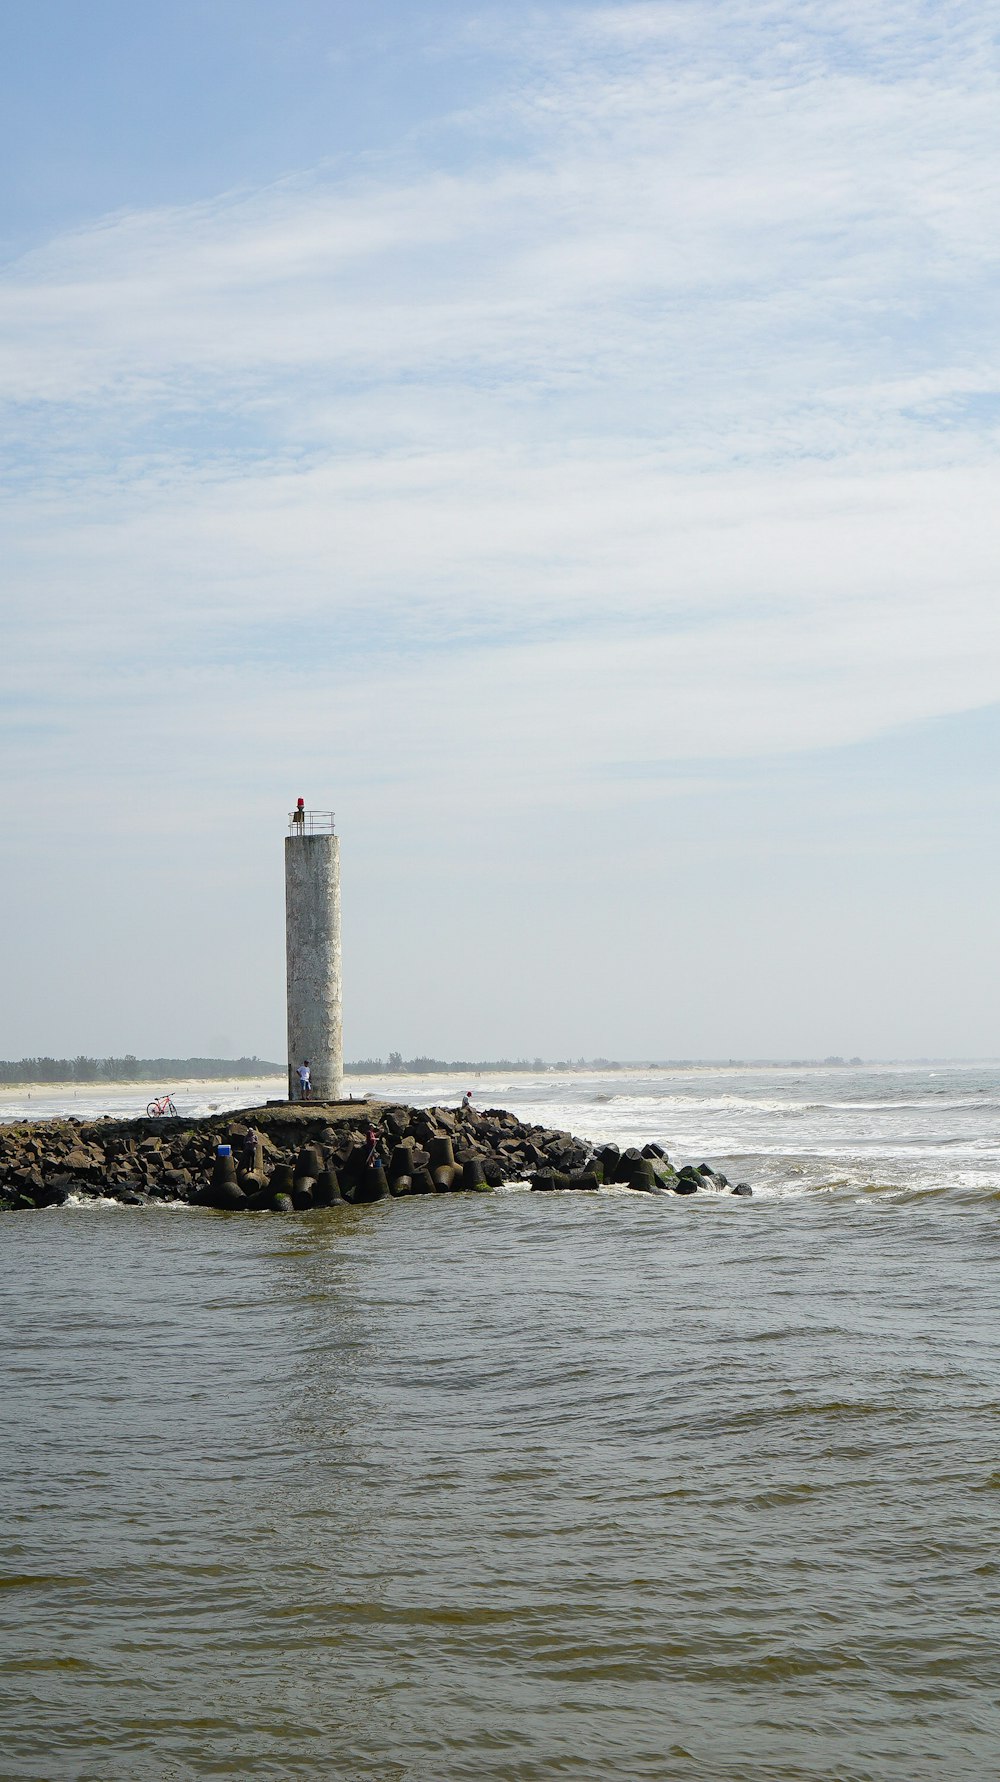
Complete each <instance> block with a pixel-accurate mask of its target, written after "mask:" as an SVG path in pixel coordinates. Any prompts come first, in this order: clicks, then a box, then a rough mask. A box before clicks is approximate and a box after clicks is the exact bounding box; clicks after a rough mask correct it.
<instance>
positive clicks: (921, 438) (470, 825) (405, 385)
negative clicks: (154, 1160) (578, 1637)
mask: <svg viewBox="0 0 1000 1782" xmlns="http://www.w3.org/2000/svg"><path fill="white" fill-rule="evenodd" d="M997 37H998V34H997V29H996V17H995V12H994V10H993V9H992V8H988V7H987V6H986V5H985V4H979V3H969V0H955V3H954V4H952V5H949V6H948V7H946V8H941V7H939V6H937V5H931V4H929V3H928V4H925V3H922V0H880V3H879V4H872V3H870V0H851V3H850V4H846V3H842V0H824V4H822V5H820V4H818V3H816V4H814V3H813V0H681V3H679V4H675V3H673V0H639V3H631V0H626V3H622V4H604V5H593V4H587V3H583V0H576V3H573V4H562V5H552V4H547V3H546V0H540V3H538V4H534V5H523V6H522V5H519V4H518V3H517V0H514V3H513V4H511V3H509V0H508V3H507V4H504V5H503V6H499V5H497V6H491V5H484V6H481V7H476V6H475V5H471V6H470V5H469V4H458V3H457V0H456V3H448V0H436V3H429V4H420V3H419V0H416V3H414V0H408V3H407V4H401V3H400V4H397V3H394V0H366V3H365V4H364V5H362V4H360V3H355V0H342V3H338V0H326V3H321V0H280V3H277V0H149V4H148V5H146V6H144V7H136V6H134V5H133V4H131V0H130V3H129V4H126V3H125V0H89V4H88V5H87V6H86V7H83V6H81V5H79V4H78V0H33V4H32V6H31V7H8V8H5V9H0V154H2V162H3V167H4V177H3V179H2V180H0V260H2V263H0V403H2V410H3V413H2V427H0V457H2V479H0V577H2V580H0V609H2V610H0V622H2V624H0V686H2V708H0V751H2V757H0V758H2V774H0V799H2V819H0V922H2V931H3V937H4V967H3V974H2V978H3V989H2V993H0V1055H2V1056H6V1057H13V1058H18V1057H21V1056H25V1055H30V1054H34V1053H39V1052H43V1053H50V1054H55V1055H59V1056H62V1055H72V1054H74V1053H76V1052H87V1053H91V1054H98V1055H103V1054H108V1053H110V1054H114V1055H121V1054H122V1053H124V1052H126V1051H132V1052H135V1053H137V1054H139V1055H153V1056H160V1055H171V1056H172V1055H178V1056H187V1055H199V1054H202V1055H203V1054H221V1055H224V1056H235V1055H238V1054H242V1053H247V1054H251V1053H257V1054H259V1055H260V1056H262V1057H270V1058H275V1059H280V1058H282V1057H283V1056H284V1052H283V1047H284V927H283V879H282V872H283V868H282V846H283V836H284V833H285V826H286V818H287V813H288V811H289V810H290V809H291V807H292V805H293V804H294V802H295V799H296V798H297V797H298V796H303V797H304V798H305V800H306V804H307V806H309V807H311V808H317V809H322V810H326V809H334V810H335V811H336V813H337V823H338V829H339V832H340V835H341V838H342V858H343V899H344V945H345V1047H346V1052H347V1055H348V1056H349V1057H364V1056H373V1055H386V1054H387V1053H388V1052H389V1051H390V1050H398V1051H401V1052H402V1053H403V1054H404V1055H406V1056H410V1055H413V1054H416V1053H422V1052H426V1053H430V1054H433V1055H436V1056H439V1057H445V1058H451V1057H495V1056H503V1055H506V1056H510V1057H521V1056H527V1057H534V1056H536V1055H541V1056H544V1057H559V1058H565V1057H574V1058H575V1057H577V1056H584V1057H591V1056H596V1055H603V1056H607V1057H616V1058H626V1059H642V1058H682V1057H685V1058H686V1057H706V1058H729V1057H744V1056H752V1057H763V1056H773V1057H800V1056H824V1055H826V1054H830V1053H843V1054H847V1055H852V1054H859V1055H861V1056H863V1057H915V1056H939V1057H947V1056H962V1057H970V1056H997V1055H1000V1028H998V1018H997V1013H996V1008H997V996H996V986H997V980H998V965H1000V943H998V939H997V929H998V924H997V919H996V913H995V911H996V893H995V885H996V882H997V877H998V870H1000V845H998V823H997V780H998V768H1000V608H998V600H997V581H998V545H1000V499H998V496H1000V483H998V478H997V468H998V466H997V459H998V444H1000V348H998V344H997V343H998V339H1000V334H998V329H997V320H998V301H997V298H998V278H997V262H998V255H1000V184H998V181H997V176H996V167H997V160H998V151H1000V103H998V101H1000V90H998V89H1000V79H998V62H1000V52H998V41H997Z"/></svg>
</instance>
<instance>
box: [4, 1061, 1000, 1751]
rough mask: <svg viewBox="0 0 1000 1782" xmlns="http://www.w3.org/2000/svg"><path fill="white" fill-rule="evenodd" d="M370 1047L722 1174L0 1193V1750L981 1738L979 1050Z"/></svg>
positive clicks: (988, 1177) (997, 1481)
mask: <svg viewBox="0 0 1000 1782" xmlns="http://www.w3.org/2000/svg"><path fill="white" fill-rule="evenodd" d="M361 1087H362V1085H359V1093H360V1088H361ZM363 1087H364V1088H365V1089H368V1090H372V1091H376V1090H378V1089H379V1088H380V1087H381V1088H385V1089H391V1092H392V1093H393V1094H394V1095H398V1096H399V1097H400V1098H406V1099H412V1100H421V1101H425V1102H430V1101H435V1100H446V1099H447V1100H451V1101H453V1102H454V1101H457V1100H458V1099H459V1096H460V1094H461V1093H462V1091H463V1090H464V1089H465V1088H472V1089H473V1091H474V1094H475V1097H476V1099H477V1100H480V1101H481V1102H482V1103H483V1104H484V1105H498V1104H503V1105H509V1106H511V1107H513V1108H515V1109H516V1111H517V1112H518V1113H519V1114H521V1115H522V1116H524V1117H529V1118H538V1119H541V1120H544V1121H545V1122H546V1123H547V1124H552V1125H567V1126H569V1127H571V1128H572V1129H573V1130H575V1131H577V1132H580V1133H583V1134H587V1135H589V1136H592V1137H594V1138H615V1139H616V1140H618V1142H620V1143H621V1142H624V1141H626V1140H644V1139H646V1138H648V1137H656V1138H659V1139H661V1140H663V1141H664V1142H665V1143H666V1144H667V1146H668V1149H669V1150H670V1151H671V1154H672V1155H675V1156H677V1157H678V1158H682V1159H687V1158H691V1159H693V1160H695V1161H701V1160H702V1159H703V1158H704V1159H707V1160H708V1161H711V1162H716V1163H718V1164H720V1165H721V1166H722V1167H723V1168H724V1169H725V1170H726V1173H727V1174H728V1175H730V1177H731V1178H732V1179H734V1180H736V1179H744V1178H745V1179H748V1180H750V1181H752V1182H753V1184H754V1187H755V1194H754V1198H753V1199H752V1200H748V1201H741V1200H736V1199H730V1198H728V1197H723V1196H717V1195H704V1196H701V1195H699V1196H695V1197H692V1198H691V1199H683V1200H679V1199H676V1198H674V1197H672V1196H671V1197H664V1198H649V1197H646V1196H635V1195H630V1194H627V1193H621V1192H618V1193H608V1194H602V1195H599V1196H593V1195H590V1196H583V1195H580V1196H576V1195H531V1194H529V1193H526V1192H523V1191H511V1192H506V1193H500V1194H497V1195H495V1196H487V1197H479V1196H469V1197H465V1196H454V1197H452V1196H446V1197H441V1198H437V1197H434V1198H431V1199H423V1198H421V1199H418V1200H414V1201H401V1202H393V1203H382V1204H381V1205H377V1206H373V1207H365V1208H348V1207H344V1208H337V1209H332V1210H331V1211H330V1212H328V1213H317V1214H311V1215H306V1216H300V1217H296V1218H289V1219H276V1218H273V1217H270V1216H266V1215H259V1216H256V1217H247V1216H245V1215H244V1216H240V1215H221V1214H212V1213H206V1212H200V1211H194V1210H190V1209H187V1210H182V1209H179V1208H173V1209H172V1208H156V1209H130V1208H121V1207H106V1206H95V1205H88V1206H86V1207H83V1206H72V1205H71V1206H68V1207H64V1208H58V1209H50V1210H48V1211H46V1212H44V1213H38V1214H19V1215H9V1216H6V1217H4V1218H3V1219H2V1220H0V1271H2V1298H0V1326H2V1329H0V1336H2V1355H3V1372H2V1391H3V1399H2V1410H3V1422H2V1428H3V1445H2V1458H3V1465H2V1468H0V1503H2V1512H3V1516H2V1519H3V1537H4V1538H3V1543H2V1547H0V1657H2V1661H3V1689H2V1692H0V1776H2V1777H3V1778H4V1779H5V1782H6V1779H7V1778H11V1779H13V1778H32V1779H38V1778H46V1779H48V1778H53V1779H55V1778H73V1779H74V1782H78V1779H80V1782H82V1779H91V1778H94V1779H97V1778H100V1779H101V1782H109V1779H113V1782H119V1779H125V1778H129V1779H130V1778H137V1779H145V1778H151V1779H152V1778H157V1779H159V1778H189V1777H209V1776H213V1777H229V1778H246V1777H282V1778H283V1777H309V1778H313V1777H316V1778H325V1777H337V1778H340V1777H345V1778H359V1779H361V1778H365V1779H368V1778H380V1779H385V1782H389V1779H392V1782H402V1779H405V1778H413V1779H414V1782H416V1779H418V1778H419V1779H420V1782H425V1779H426V1782H432V1779H437V1778H442V1779H446V1778H456V1779H457V1778H463V1779H464V1778H469V1779H472V1778H477V1779H478V1778H487V1779H496V1782H501V1779H502V1782H508V1779H514V1778H517V1779H523V1782H533V1779H536V1778H538V1779H541V1778H546V1779H547V1778H557V1777H558V1778H574V1779H576V1778H606V1777H607V1778H616V1779H617V1778H621V1779H623V1782H627V1779H629V1778H647V1777H648V1778H654V1777H655V1778H661V1777H662V1778H674V1777H677V1778H700V1779H705V1782H717V1779H718V1782H728V1779H729V1778H733V1779H737V1778H738V1779H740V1782H772V1779H774V1782H778V1779H786V1778H787V1779H796V1782H800V1779H801V1782H805V1779H809V1782H819V1779H820V1778H822V1779H824V1782H862V1779H865V1782H867V1779H886V1782H889V1779H892V1782H896V1779H898V1782H917V1779H923V1778H928V1779H929V1778H935V1779H938V1778H977V1779H978V1778H984V1779H985V1778H991V1779H992V1778H995V1777H996V1776H997V1775H998V1774H1000V1638H998V1636H1000V1552H998V1535H997V1524H998V1506H1000V1287H998V1281H1000V1072H998V1071H997V1070H996V1069H994V1068H993V1067H968V1068H962V1069H957V1070H956V1069H953V1068H945V1067H938V1068H934V1067H928V1068H926V1069H919V1070H917V1069H908V1070H904V1069H890V1068H885V1069H880V1070H874V1071H873V1070H857V1071H851V1070H829V1071H819V1070H804V1071H799V1072H793V1071H744V1070H731V1071H722V1070H698V1071H683V1072H653V1073H648V1074H642V1073H639V1072H616V1073H609V1075H608V1076H607V1077H606V1078H601V1077H598V1076H591V1075H587V1076H584V1075H580V1076H576V1075H558V1074H550V1073H545V1074H543V1075H541V1076H539V1077H532V1078H527V1077H526V1078H520V1077H515V1078H511V1079H508V1080H507V1081H506V1082H503V1081H502V1080H498V1079H492V1078H486V1077H484V1078H482V1079H476V1078H475V1077H473V1078H471V1079H469V1080H468V1081H466V1080H465V1079H449V1080H447V1081H446V1080H440V1081H437V1082H431V1081H429V1080H427V1079H419V1080H416V1079H414V1080H412V1081H405V1080H404V1081H402V1082H400V1081H399V1080H393V1081H392V1083H391V1084H379V1082H378V1081H377V1080H376V1079H374V1078H373V1079H372V1080H371V1081H366V1082H365V1084H364V1085H363ZM232 1093H233V1095H234V1096H235V1098H236V1099H237V1100H238V1099H239V1093H240V1092H239V1090H237V1089H234V1090H233V1091H232ZM213 1098H214V1099H219V1098H218V1097H217V1096H214V1097H213ZM36 1106H37V1103H36V1102H35V1100H34V1098H33V1108H34V1107H36ZM6 1111H7V1113H8V1115H9V1112H10V1109H9V1105H8V1107H7V1110H6ZM71 1111H72V1110H71Z"/></svg>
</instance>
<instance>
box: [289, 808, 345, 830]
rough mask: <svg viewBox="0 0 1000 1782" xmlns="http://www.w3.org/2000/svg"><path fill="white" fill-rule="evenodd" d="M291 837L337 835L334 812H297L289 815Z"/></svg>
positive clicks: (290, 812)
mask: <svg viewBox="0 0 1000 1782" xmlns="http://www.w3.org/2000/svg"><path fill="white" fill-rule="evenodd" d="M288 833H289V835H336V833H337V829H336V825H335V823H334V820H333V812H332V811H304V810H295V811H289V813H288Z"/></svg>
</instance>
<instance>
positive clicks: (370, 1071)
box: [344, 1052, 622, 1077]
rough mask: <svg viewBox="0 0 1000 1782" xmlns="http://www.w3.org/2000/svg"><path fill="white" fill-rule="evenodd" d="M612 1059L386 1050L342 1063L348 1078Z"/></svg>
mask: <svg viewBox="0 0 1000 1782" xmlns="http://www.w3.org/2000/svg"><path fill="white" fill-rule="evenodd" d="M621 1068H622V1067H621V1065H620V1064H619V1063H618V1062H617V1061H616V1060H615V1059H612V1058H559V1059H549V1058H404V1057H403V1055H402V1053H401V1052H390V1053H389V1056H388V1058H359V1059H357V1061H356V1062H355V1063H353V1064H345V1065H344V1073H345V1075H346V1076H350V1077H360V1076H366V1077H367V1076H376V1075H379V1076H391V1075H392V1074H393V1073H394V1072H398V1073H400V1074H403V1073H406V1074H407V1075H410V1074H412V1075H414V1076H419V1075H420V1074H421V1073H422V1072H423V1073H425V1074H426V1073H427V1072H429V1071H442V1070H510V1071H517V1070H524V1071H535V1070H621Z"/></svg>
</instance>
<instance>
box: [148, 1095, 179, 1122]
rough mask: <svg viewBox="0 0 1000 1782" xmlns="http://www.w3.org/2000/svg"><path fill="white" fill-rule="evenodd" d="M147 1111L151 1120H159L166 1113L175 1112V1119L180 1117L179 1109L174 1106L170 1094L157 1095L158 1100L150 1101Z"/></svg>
mask: <svg viewBox="0 0 1000 1782" xmlns="http://www.w3.org/2000/svg"><path fill="white" fill-rule="evenodd" d="M146 1112H147V1114H148V1115H149V1117H150V1119H151V1120H159V1119H161V1118H162V1117H163V1116H164V1115H165V1114H173V1116H174V1118H175V1119H177V1118H178V1114H177V1109H176V1108H175V1107H174V1104H173V1101H172V1100H171V1098H170V1096H169V1095H160V1096H158V1097H157V1099H156V1101H151V1102H149V1103H148V1105H147V1107H146Z"/></svg>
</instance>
